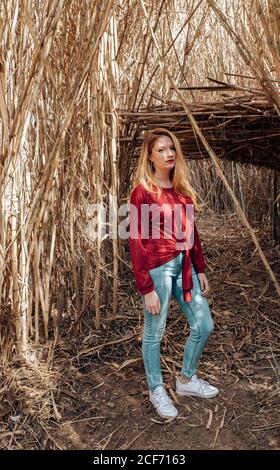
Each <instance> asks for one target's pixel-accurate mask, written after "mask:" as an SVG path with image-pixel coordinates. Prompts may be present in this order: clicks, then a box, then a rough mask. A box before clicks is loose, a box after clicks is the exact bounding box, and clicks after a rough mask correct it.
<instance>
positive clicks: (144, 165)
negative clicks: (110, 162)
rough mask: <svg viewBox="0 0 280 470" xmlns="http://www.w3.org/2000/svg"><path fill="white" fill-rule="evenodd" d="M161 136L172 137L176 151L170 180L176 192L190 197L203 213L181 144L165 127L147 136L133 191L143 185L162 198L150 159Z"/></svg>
mask: <svg viewBox="0 0 280 470" xmlns="http://www.w3.org/2000/svg"><path fill="white" fill-rule="evenodd" d="M161 136H167V137H170V139H171V140H172V142H173V145H174V147H175V150H176V159H175V166H174V168H172V169H171V170H170V179H171V181H172V183H173V188H174V190H175V191H176V192H177V194H180V195H182V196H189V197H190V198H191V199H192V201H193V204H194V206H195V209H196V210H197V211H201V208H202V205H200V204H198V202H197V196H196V194H197V193H196V191H195V190H194V189H193V188H192V187H191V185H190V183H189V179H188V167H187V163H186V160H185V159H184V156H183V153H182V149H181V145H180V142H179V140H178V139H177V137H176V136H175V134H173V132H171V131H169V130H167V129H165V128H163V127H156V128H155V129H152V130H151V131H148V132H146V134H145V139H144V142H143V144H142V148H141V153H140V159H139V163H138V166H137V170H136V174H135V177H134V180H133V184H132V191H133V189H134V188H135V186H137V184H142V185H143V186H144V188H145V189H146V190H147V191H149V192H152V193H157V194H158V196H159V197H160V195H161V187H160V186H159V185H158V184H157V183H156V182H155V180H154V173H155V168H154V165H153V163H152V161H151V160H150V159H149V155H150V154H151V152H152V149H153V146H154V144H155V142H156V140H157V139H158V138H159V137H161ZM153 189H154V190H153Z"/></svg>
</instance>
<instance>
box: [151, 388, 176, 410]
mask: <svg viewBox="0 0 280 470" xmlns="http://www.w3.org/2000/svg"><path fill="white" fill-rule="evenodd" d="M153 396H154V399H155V401H156V403H157V404H161V405H162V406H170V405H172V404H173V403H172V401H171V400H170V398H169V396H168V395H167V393H166V391H165V390H164V388H158V389H156V390H155V391H154V393H153Z"/></svg>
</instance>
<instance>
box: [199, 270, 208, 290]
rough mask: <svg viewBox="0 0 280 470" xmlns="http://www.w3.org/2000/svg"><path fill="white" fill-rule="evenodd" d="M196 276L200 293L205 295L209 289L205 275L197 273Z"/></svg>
mask: <svg viewBox="0 0 280 470" xmlns="http://www.w3.org/2000/svg"><path fill="white" fill-rule="evenodd" d="M197 276H198V279H199V282H200V288H201V293H202V295H205V294H207V292H208V291H209V284H208V280H207V277H206V276H205V274H204V273H198V274H197Z"/></svg>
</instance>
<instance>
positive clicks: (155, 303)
mask: <svg viewBox="0 0 280 470" xmlns="http://www.w3.org/2000/svg"><path fill="white" fill-rule="evenodd" d="M144 301H145V307H146V309H147V310H148V312H149V313H151V314H152V315H158V314H159V313H160V300H159V296H158V295H157V293H156V291H155V290H152V292H149V293H148V294H145V295H144Z"/></svg>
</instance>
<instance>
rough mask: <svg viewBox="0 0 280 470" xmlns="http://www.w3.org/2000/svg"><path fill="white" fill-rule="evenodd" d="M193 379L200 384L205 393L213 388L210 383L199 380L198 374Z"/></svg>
mask: <svg viewBox="0 0 280 470" xmlns="http://www.w3.org/2000/svg"><path fill="white" fill-rule="evenodd" d="M193 377H194V382H198V383H199V385H200V387H201V389H202V391H205V390H207V388H209V387H211V385H210V384H209V383H208V382H206V380H203V379H199V378H198V377H197V375H196V374H195V375H194V376H193Z"/></svg>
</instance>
